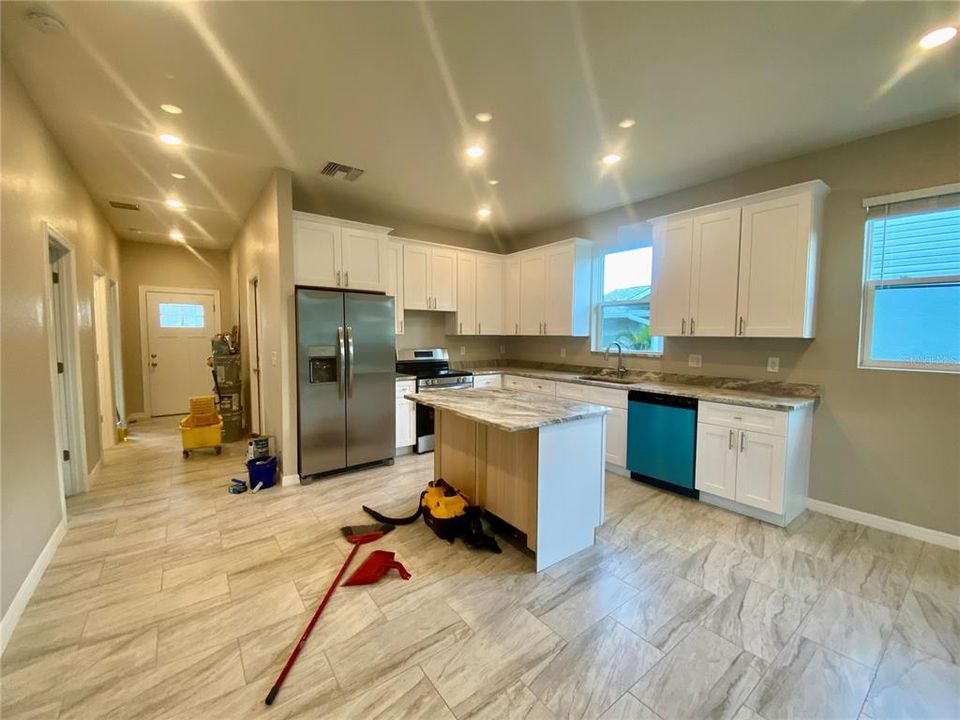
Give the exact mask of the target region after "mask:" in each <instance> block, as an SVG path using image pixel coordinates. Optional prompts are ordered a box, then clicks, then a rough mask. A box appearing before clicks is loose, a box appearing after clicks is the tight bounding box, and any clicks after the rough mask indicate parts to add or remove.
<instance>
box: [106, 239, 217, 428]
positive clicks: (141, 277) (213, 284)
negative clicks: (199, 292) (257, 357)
mask: <svg viewBox="0 0 960 720" xmlns="http://www.w3.org/2000/svg"><path fill="white" fill-rule="evenodd" d="M141 285H145V286H154V287H169V288H192V289H204V290H219V291H220V303H221V307H220V308H219V310H220V324H221V326H222V327H221V328H218V329H222V330H229V329H230V326H231V325H233V324H235V323H236V314H235V313H234V311H233V306H232V298H233V294H232V292H231V283H230V256H229V253H228V252H227V251H226V250H196V249H194V248H191V247H187V246H182V245H160V244H158V243H141V242H121V243H120V338H121V345H122V353H123V388H124V400H125V402H126V411H127V416H128V417H129V416H130V415H133V414H136V413H142V412H143V368H142V366H141V363H142V360H143V358H142V357H141V352H140V341H141V339H140V330H141V328H140V286H141Z"/></svg>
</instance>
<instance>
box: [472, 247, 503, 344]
mask: <svg viewBox="0 0 960 720" xmlns="http://www.w3.org/2000/svg"><path fill="white" fill-rule="evenodd" d="M503 332H504V330H503V260H501V259H500V258H496V257H488V256H486V255H481V256H479V257H477V334H478V335H502V334H503Z"/></svg>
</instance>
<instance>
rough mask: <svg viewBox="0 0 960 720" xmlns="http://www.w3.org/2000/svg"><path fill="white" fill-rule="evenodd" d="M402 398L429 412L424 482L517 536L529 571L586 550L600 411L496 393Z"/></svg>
mask: <svg viewBox="0 0 960 720" xmlns="http://www.w3.org/2000/svg"><path fill="white" fill-rule="evenodd" d="M406 398H407V399H408V400H413V401H414V402H417V403H420V404H421V405H426V406H428V407H431V408H433V409H434V412H435V421H434V427H435V434H436V448H435V454H434V465H433V467H434V471H433V474H434V478H441V477H442V478H443V479H444V480H446V481H447V482H449V483H450V484H451V485H453V486H454V487H456V488H457V489H458V490H460V492H462V493H463V494H464V495H467V496H468V497H469V498H470V500H471V502H473V503H476V504H478V505H481V506H482V507H483V508H485V509H486V510H487V511H488V512H489V513H492V514H493V515H495V516H496V517H497V518H499V519H501V520H503V521H504V522H506V523H508V524H509V525H511V526H513V527H514V528H516V529H517V530H519V531H520V532H522V533H524V534H525V535H526V539H527V547H528V548H530V550H532V551H534V552H535V553H536V556H537V571H538V572H539V571H540V570H543V569H544V568H547V567H550V566H551V565H553V564H554V563H557V562H559V561H560V560H563V559H564V558H567V557H570V556H571V555H573V554H574V553H577V552H579V551H580V550H583V549H584V548H588V547H590V546H591V545H593V543H594V537H595V532H596V529H597V526H599V525H600V524H601V523H602V522H603V490H604V437H605V426H604V423H605V416H606V414H607V412H608V410H607V408H605V407H602V406H599V405H590V404H586V403H581V402H575V401H571V400H563V399H559V398H552V397H544V396H543V395H537V394H536V393H525V392H517V391H514V390H502V389H499V388H488V389H472V390H432V391H426V392H420V393H416V394H410V395H407V396H406Z"/></svg>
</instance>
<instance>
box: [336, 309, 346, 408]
mask: <svg viewBox="0 0 960 720" xmlns="http://www.w3.org/2000/svg"><path fill="white" fill-rule="evenodd" d="M345 362H346V352H345V351H344V344H343V325H337V396H338V397H343V366H344V363H345Z"/></svg>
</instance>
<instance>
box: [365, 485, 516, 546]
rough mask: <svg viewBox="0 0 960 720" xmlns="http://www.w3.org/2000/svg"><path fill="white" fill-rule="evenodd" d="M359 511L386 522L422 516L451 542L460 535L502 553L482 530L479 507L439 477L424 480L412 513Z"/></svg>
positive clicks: (400, 522) (404, 522)
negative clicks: (396, 514)
mask: <svg viewBox="0 0 960 720" xmlns="http://www.w3.org/2000/svg"><path fill="white" fill-rule="evenodd" d="M363 511H364V512H365V513H367V514H368V515H370V516H371V517H372V518H374V519H375V520H378V521H379V522H382V523H389V524H390V525H409V524H410V523H412V522H415V521H416V519H417V518H418V517H420V516H421V515H422V516H423V521H424V522H425V523H426V524H427V527H429V528H430V529H431V530H433V532H434V534H436V536H437V537H438V538H442V539H443V540H446V541H447V542H450V543H452V542H453V541H454V540H456V539H457V538H458V537H460V538H463V541H464V542H465V543H466V544H467V545H469V546H470V547H474V548H482V549H486V550H491V551H493V552H495V553H500V552H502V551H501V550H500V546H499V545H498V544H497V541H496V539H495V538H494V537H493V536H492V535H487V534H485V533H484V532H483V521H482V519H481V518H482V516H483V508H481V507H480V506H479V505H471V504H470V501H469V500H468V499H467V497H466V496H465V495H464V494H463V493H461V492H459V491H458V490H457V489H456V488H455V487H453V486H452V485H451V484H450V483H448V482H447V481H446V480H444V479H443V478H439V479H437V480H432V481H431V482H429V483H427V489H426V490H424V491H423V492H422V493H420V503H419V505H418V506H417V511H416V512H415V513H413V515H410V516H408V517H403V518H389V517H387V516H386V515H382V514H381V513H378V512H377V511H376V510H373V509H372V508H369V507H367V506H366V505H364V506H363Z"/></svg>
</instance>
